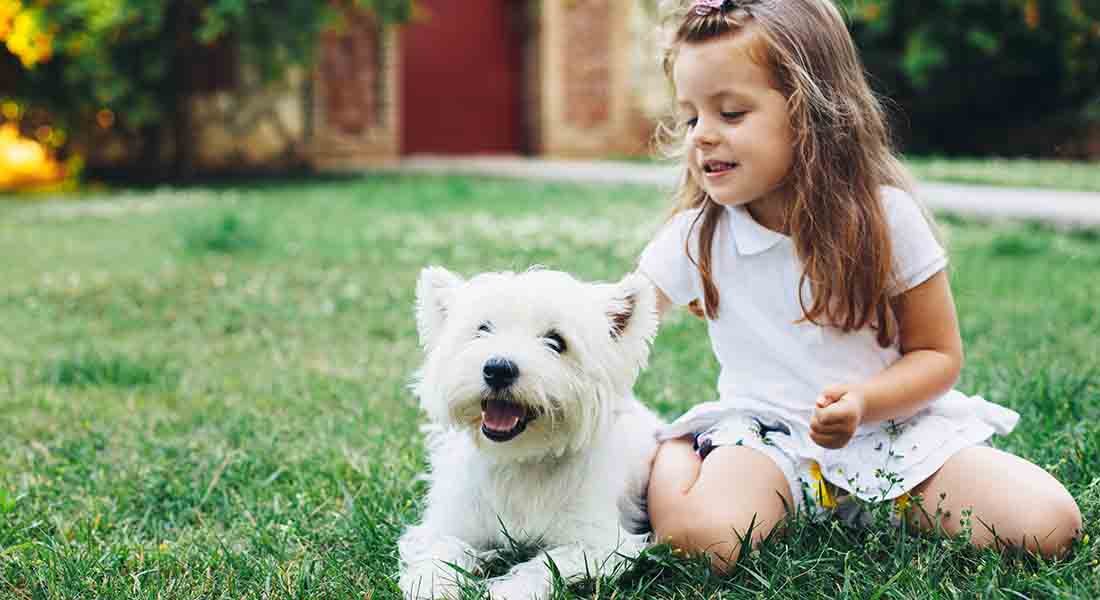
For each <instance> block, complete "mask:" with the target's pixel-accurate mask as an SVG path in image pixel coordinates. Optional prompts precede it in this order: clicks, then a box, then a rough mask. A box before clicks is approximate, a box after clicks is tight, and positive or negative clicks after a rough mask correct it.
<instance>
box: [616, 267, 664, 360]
mask: <svg viewBox="0 0 1100 600" xmlns="http://www.w3.org/2000/svg"><path fill="white" fill-rule="evenodd" d="M611 288H612V292H611V298H610V301H609V302H608V304H607V318H608V322H609V323H610V326H611V337H612V338H614V339H616V340H620V341H621V340H628V339H629V340H640V341H641V342H643V343H646V344H648V343H649V342H651V341H653V337H654V336H656V335H657V320H658V319H657V292H656V290H654V288H653V284H652V283H650V282H649V280H648V279H646V277H645V276H643V275H639V274H638V273H631V274H629V275H627V276H626V277H624V278H623V279H622V281H620V282H619V283H617V284H615V285H613V286H611Z"/></svg>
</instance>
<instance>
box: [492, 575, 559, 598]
mask: <svg viewBox="0 0 1100 600" xmlns="http://www.w3.org/2000/svg"><path fill="white" fill-rule="evenodd" d="M549 596H550V582H549V581H547V580H546V579H545V578H542V577H532V576H530V575H526V576H515V575H505V576H503V577H497V578H495V579H490V580H489V597H490V598H491V599H492V600H544V599H545V598H548V597H549Z"/></svg>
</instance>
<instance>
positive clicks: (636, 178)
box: [372, 156, 1100, 227]
mask: <svg viewBox="0 0 1100 600" xmlns="http://www.w3.org/2000/svg"><path fill="white" fill-rule="evenodd" d="M1097 168H1098V169H1100V165H1098V166H1097ZM372 172H393V173H404V174H418V173H419V174H431V175H439V174H454V175H490V176H497V177H515V178H520V179H541V180H553V181H575V182H585V183H636V184H642V185H657V186H668V187H671V186H672V185H674V183H675V181H676V176H677V173H678V169H677V167H675V166H669V165H662V164H647V163H629V162H611V161H606V162H588V161H558V160H541V159H529V158H518V157H477V158H450V157H433V156H417V157H410V158H408V159H405V160H402V161H400V162H396V163H393V164H392V165H389V166H385V167H379V168H377V169H374V170H372ZM917 193H918V194H919V196H920V198H921V200H922V201H923V202H924V203H925V204H926V205H927V206H929V207H930V208H932V209H933V210H936V211H942V212H947V213H953V214H958V215H962V216H967V217H977V218H982V219H994V220H996V219H1028V220H1038V221H1044V222H1047V223H1051V224H1054V225H1059V226H1065V227H1100V193H1093V192H1066V191H1056V190H1043V189H1020V188H1003V187H993V186H984V185H964V184H954V183H933V182H920V183H919V184H918V187H917Z"/></svg>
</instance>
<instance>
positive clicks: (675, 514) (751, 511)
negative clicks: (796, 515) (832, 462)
mask: <svg viewBox="0 0 1100 600" xmlns="http://www.w3.org/2000/svg"><path fill="white" fill-rule="evenodd" d="M784 502H786V503H787V504H786V506H792V507H793V506H794V503H793V502H792V501H791V493H790V486H789V485H788V484H787V479H786V477H784V475H783V472H782V471H780V470H779V467H778V466H776V464H775V463H774V462H772V460H771V459H770V458H768V456H766V455H765V454H763V453H761V452H759V451H757V450H754V449H752V448H747V447H744V446H720V447H718V448H715V449H714V450H713V451H711V453H710V454H708V455H707V458H706V460H705V461H704V460H700V459H699V456H698V455H697V454H696V453H695V451H694V450H692V448H691V442H689V441H687V440H683V439H680V440H671V441H668V442H665V443H663V444H661V447H660V449H659V450H658V452H657V458H656V459H655V460H654V464H653V473H652V475H651V477H650V484H649V516H650V520H651V521H652V523H653V529H654V531H655V533H656V536H657V541H658V542H671V543H672V545H673V546H675V547H677V548H680V549H682V550H684V551H686V552H690V553H701V552H707V553H709V555H710V559H711V565H712V566H713V568H714V569H715V570H717V571H725V570H726V569H727V568H728V567H729V566H730V565H732V564H733V563H734V562H735V561H736V560H737V556H738V555H739V554H740V552H741V543H740V541H739V539H738V536H741V537H744V535H745V533H746V532H747V531H748V529H749V526H750V524H751V526H752V536H753V538H752V539H753V544H756V543H758V542H759V541H760V540H762V539H763V538H765V537H766V536H767V535H768V533H770V532H771V530H772V529H773V528H774V527H775V526H776V525H778V524H779V523H780V522H781V521H782V520H783V518H784V517H785V516H786V507H785V506H784Z"/></svg>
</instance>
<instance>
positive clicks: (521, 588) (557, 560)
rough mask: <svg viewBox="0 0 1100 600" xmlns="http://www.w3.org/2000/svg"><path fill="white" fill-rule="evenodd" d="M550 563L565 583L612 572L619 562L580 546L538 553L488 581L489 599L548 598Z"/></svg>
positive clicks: (610, 553) (613, 556)
mask: <svg viewBox="0 0 1100 600" xmlns="http://www.w3.org/2000/svg"><path fill="white" fill-rule="evenodd" d="M551 561H553V563H554V566H555V567H556V568H557V570H558V573H559V574H560V575H561V578H562V579H563V580H564V581H565V582H566V583H572V582H573V581H574V580H575V579H577V578H578V577H580V576H583V575H585V574H586V573H592V574H593V575H595V574H597V573H599V572H608V571H610V570H613V568H614V566H615V565H617V564H618V563H619V562H620V561H621V557H620V556H619V555H618V554H617V553H616V552H614V551H600V550H595V549H593V548H592V547H590V546H587V545H584V544H569V545H565V546H558V547H556V548H551V549H549V550H546V551H545V552H540V553H539V554H538V556H536V557H535V558H532V559H531V560H529V561H527V562H525V563H522V564H519V565H516V566H515V567H512V569H511V570H510V571H508V573H507V574H505V575H502V576H500V577H496V578H494V579H491V580H489V595H490V596H491V598H492V600H544V599H545V598H549V597H550V591H551V587H552V586H551V578H552V572H551V570H550V562H551Z"/></svg>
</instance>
